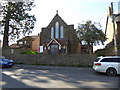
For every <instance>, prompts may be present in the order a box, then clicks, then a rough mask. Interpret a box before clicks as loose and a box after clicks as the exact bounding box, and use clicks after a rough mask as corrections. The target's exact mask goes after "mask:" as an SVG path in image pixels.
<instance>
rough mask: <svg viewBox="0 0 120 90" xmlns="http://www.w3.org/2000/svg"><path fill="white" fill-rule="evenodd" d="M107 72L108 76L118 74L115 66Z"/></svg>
mask: <svg viewBox="0 0 120 90" xmlns="http://www.w3.org/2000/svg"><path fill="white" fill-rule="evenodd" d="M106 73H107V75H108V76H115V75H116V74H117V71H116V70H115V69H114V68H108V69H107V71H106Z"/></svg>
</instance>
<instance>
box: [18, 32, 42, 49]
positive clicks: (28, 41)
mask: <svg viewBox="0 0 120 90" xmlns="http://www.w3.org/2000/svg"><path fill="white" fill-rule="evenodd" d="M39 45H40V36H39V34H38V35H34V36H25V37H23V38H22V39H20V40H18V41H17V46H19V48H29V49H32V50H36V51H37V50H38V48H39Z"/></svg>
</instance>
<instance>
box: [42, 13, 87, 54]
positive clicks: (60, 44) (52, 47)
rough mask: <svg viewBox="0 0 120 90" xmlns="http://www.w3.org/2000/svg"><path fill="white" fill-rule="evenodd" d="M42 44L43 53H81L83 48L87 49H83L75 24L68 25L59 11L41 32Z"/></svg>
mask: <svg viewBox="0 0 120 90" xmlns="http://www.w3.org/2000/svg"><path fill="white" fill-rule="evenodd" d="M40 46H43V53H50V54H59V53H66V54H81V53H82V51H81V50H84V49H86V48H84V49H81V47H82V45H80V43H79V42H78V40H77V34H76V30H75V29H74V25H67V23H66V22H65V21H64V20H63V19H62V18H61V17H60V16H59V15H58V12H57V13H56V15H55V17H54V18H53V19H52V21H51V22H50V24H49V25H48V26H47V27H45V28H42V30H41V33H40ZM85 51H86V50H84V53H85Z"/></svg>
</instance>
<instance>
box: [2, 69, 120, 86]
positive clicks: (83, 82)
mask: <svg viewBox="0 0 120 90" xmlns="http://www.w3.org/2000/svg"><path fill="white" fill-rule="evenodd" d="M4 71H8V72H11V73H12V74H11V75H12V76H15V77H18V78H19V80H21V81H24V82H26V81H28V82H29V83H30V84H31V85H32V84H34V85H35V86H31V85H30V84H29V86H28V85H27V83H26V84H25V83H22V82H20V81H18V80H16V79H13V78H11V77H10V76H8V75H5V74H2V76H3V82H5V84H4V85H3V88H9V87H11V86H13V87H11V88H14V87H15V88H21V87H22V88H36V87H37V88H40V85H41V86H42V85H45V86H46V87H50V88H51V87H52V88H54V87H61V88H62V87H66V88H69V87H70V86H71V87H74V88H117V87H118V86H117V85H118V84H117V80H118V78H117V77H108V76H106V75H101V74H98V73H95V72H94V71H93V70H92V69H91V70H86V71H85V70H77V71H75V70H74V71H72V70H71V71H70V70H69V71H67V70H35V69H14V68H12V69H6V70H4ZM12 82H14V85H13V83H12ZM53 82H54V83H53ZM15 83H16V84H15ZM65 84H66V85H65Z"/></svg>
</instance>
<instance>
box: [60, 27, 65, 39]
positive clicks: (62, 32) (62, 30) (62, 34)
mask: <svg viewBox="0 0 120 90" xmlns="http://www.w3.org/2000/svg"><path fill="white" fill-rule="evenodd" d="M60 38H64V28H63V26H61V27H60Z"/></svg>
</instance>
